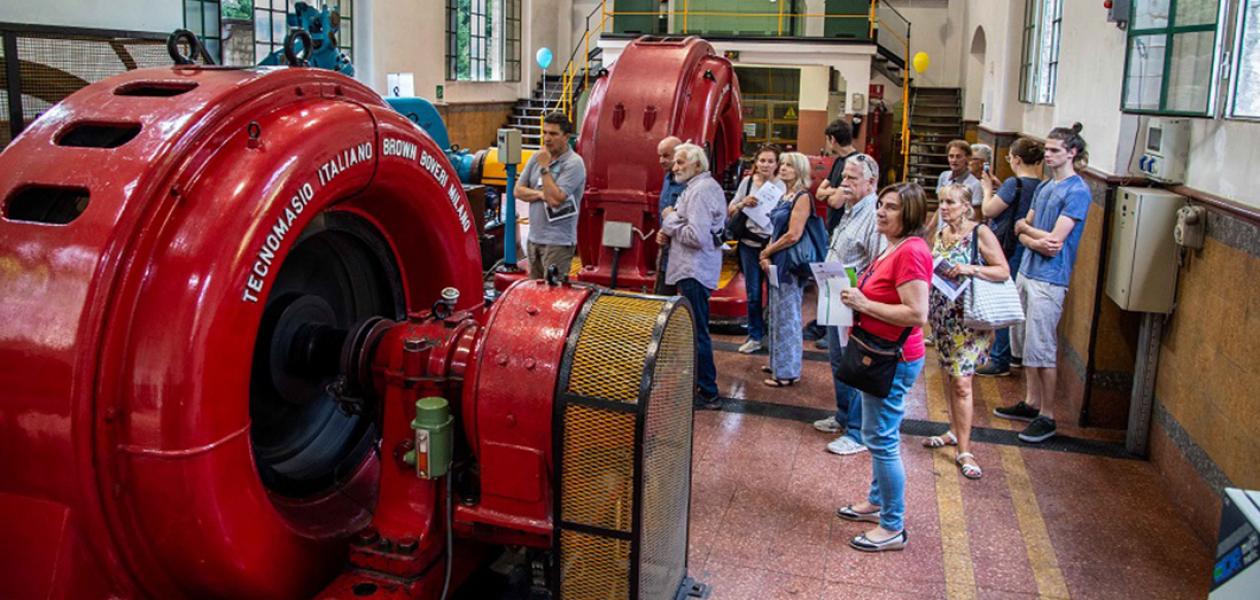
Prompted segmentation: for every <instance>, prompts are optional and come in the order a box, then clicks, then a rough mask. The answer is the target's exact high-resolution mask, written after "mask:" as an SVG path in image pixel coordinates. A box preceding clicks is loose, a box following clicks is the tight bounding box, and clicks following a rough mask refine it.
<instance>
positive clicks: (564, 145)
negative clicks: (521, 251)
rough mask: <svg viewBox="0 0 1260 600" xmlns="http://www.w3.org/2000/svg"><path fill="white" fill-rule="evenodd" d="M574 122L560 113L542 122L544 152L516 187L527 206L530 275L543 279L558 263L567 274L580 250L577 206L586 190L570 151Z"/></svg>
mask: <svg viewBox="0 0 1260 600" xmlns="http://www.w3.org/2000/svg"><path fill="white" fill-rule="evenodd" d="M572 131H573V124H572V123H570V122H569V119H568V117H565V116H564V115H563V114H561V113H551V114H549V115H547V116H546V117H545V118H544V119H543V127H542V146H543V147H542V149H540V150H539V151H538V152H536V153H534V155H533V156H531V157H530V158H529V160H528V161H527V162H526V163H525V169H524V170H522V171H521V177H520V179H519V180H517V182H516V187H515V188H513V193H515V195H516V199H517V200H520V201H522V202H528V203H529V244H528V249H527V250H526V253H527V255H528V257H529V277H530V278H531V279H541V278H542V277H543V275H544V274H546V272H547V268H548V267H550V266H552V265H555V266H556V268H557V269H558V270H559V271H560V274H561V275H567V274H568V273H569V265H570V264H571V263H572V262H573V254H574V250H575V249H576V248H577V225H578V208H579V207H580V205H581V202H582V190H584V189H585V188H586V165H585V164H584V163H583V162H582V157H580V156H578V155H577V153H576V152H574V151H573V150H571V149H569V133H570V132H572Z"/></svg>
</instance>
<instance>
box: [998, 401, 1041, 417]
mask: <svg viewBox="0 0 1260 600" xmlns="http://www.w3.org/2000/svg"><path fill="white" fill-rule="evenodd" d="M993 414H994V415H996V416H999V417H1002V418H1003V419H1011V420H1012V421H1031V420H1033V419H1036V418H1037V416H1038V415H1040V414H1041V410H1040V409H1036V408H1033V407H1031V406H1028V405H1027V404H1024V401H1023V400H1020V401H1019V403H1018V404H1016V405H1014V406H999V407H997V408H995V409H993Z"/></svg>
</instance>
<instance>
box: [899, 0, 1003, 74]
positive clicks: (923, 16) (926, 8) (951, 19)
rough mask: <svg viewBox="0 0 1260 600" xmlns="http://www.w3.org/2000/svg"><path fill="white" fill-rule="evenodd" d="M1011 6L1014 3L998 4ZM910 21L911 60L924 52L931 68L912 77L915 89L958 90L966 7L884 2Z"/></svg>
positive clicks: (919, 0)
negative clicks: (943, 88)
mask: <svg viewBox="0 0 1260 600" xmlns="http://www.w3.org/2000/svg"><path fill="white" fill-rule="evenodd" d="M1001 1H1002V2H1013V1H1014V0H1001ZM887 3H888V5H889V6H891V7H893V8H895V9H897V12H900V13H901V14H902V15H904V16H905V17H906V19H908V20H909V21H910V56H914V55H915V54H916V53H918V52H926V53H927V54H928V57H929V58H930V59H931V65H930V66H929V67H928V69H927V70H926V71H924V72H923V73H912V74H911V77H914V85H915V86H916V87H961V86H962V83H963V82H962V72H963V69H962V64H963V63H962V60H961V59H962V56H963V40H964V39H966V40H968V41H970V39H971V38H970V37H966V34H965V33H964V31H966V23H965V20H964V18H965V11H966V7H965V6H964V4H965V3H963V2H959V1H958V0H954V1H953V2H950V1H948V0H887Z"/></svg>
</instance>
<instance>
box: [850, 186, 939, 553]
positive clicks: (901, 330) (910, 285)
mask: <svg viewBox="0 0 1260 600" xmlns="http://www.w3.org/2000/svg"><path fill="white" fill-rule="evenodd" d="M926 220H927V198H926V197H925V195H924V193H923V188H922V187H920V186H919V184H917V183H901V184H896V185H892V186H889V187H886V188H884V189H883V190H881V191H880V193H879V199H878V201H877V204H876V211H875V226H876V228H877V229H878V230H879V232H880V233H881V234H883V236H884V238H885V240H886V247H887V249H886V250H884V251H883V252H882V253H880V255H879V257H878V258H876V259H875V262H873V263H871V265H870V266H868V267H867V268H866V269H865V270H863V271H862V274H861V276H860V277H859V278H858V286H857V287H856V288H850V289H847V290H845V291H843V292H841V295H840V300H841V301H842V302H844V304H845V305H846V306H848V307H849V308H851V309H853V312H854V327H853V329H854V336H853V337H852V338H851V344H852V343H856V342H857V336H858V334H859V333H861V334H864V335H869V336H873V337H876V338H879V339H880V340H882V341H883V342H885V343H887V342H894V343H896V342H897V341H899V340H904V341H903V342H902V346H901V352H900V362H898V363H897V367H896V371H895V374H894V375H893V380H892V388H891V390H890V391H889V393H888V395H886V396H884V397H882V398H881V397H879V396H875V395H872V394H869V393H866V392H862V438H863V441H864V442H865V443H866V446H867V448H868V449H869V450H870V453H871V470H872V472H873V473H872V475H873V476H872V478H871V487H870V491H869V493H868V494H867V497H866V500H864V501H861V502H856V503H853V504H850V505H848V506H845V507H843V508H840V509H839V510H837V511H836V516H838V517H840V518H842V519H846V520H849V521H865V522H868V523H876V524H877V525H876V527H875V528H874V529H871V530H869V531H867V532H865V533H863V534H862V535H859V536H856V537H854V538H853V539H852V540H850V541H849V545H850V546H852V547H853V548H855V549H857V550H861V551H863V552H883V551H887V550H901V549H902V548H905V546H906V530H905V524H904V516H905V491H906V489H905V488H906V472H905V467H904V466H903V465H902V462H901V433H900V429H901V420H902V418H903V417H904V416H905V411H906V394H907V393H908V392H909V391H910V388H911V387H913V386H914V382H915V380H916V379H918V377H919V373H920V371H922V370H923V357H924V354H925V352H924V347H923V330H922V327H923V325H924V323H925V322H927V314H928V286H929V282H930V281H931V278H932V253H931V251H930V250H929V249H928V245H927V242H925V241H923V238H922V237H919V236H920V235H921V233H922V229H923V224H924V222H925V221H926ZM859 330H860V331H859Z"/></svg>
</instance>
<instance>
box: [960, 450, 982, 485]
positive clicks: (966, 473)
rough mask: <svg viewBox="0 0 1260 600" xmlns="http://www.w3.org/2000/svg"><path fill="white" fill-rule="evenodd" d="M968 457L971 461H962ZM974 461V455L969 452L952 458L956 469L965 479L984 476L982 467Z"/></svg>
mask: <svg viewBox="0 0 1260 600" xmlns="http://www.w3.org/2000/svg"><path fill="white" fill-rule="evenodd" d="M968 458H970V459H971V462H969V463H968V462H963V461H965V460H967V459H968ZM975 461H976V455H974V454H972V453H970V452H963V453H961V454H959V455H958V456H957V457H955V458H954V463H955V464H957V465H958V470H959V471H961V472H962V474H963V477H966V478H967V479H980V478H981V477H983V476H984V469H981V468H980V465H979V464H976V462H975Z"/></svg>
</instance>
